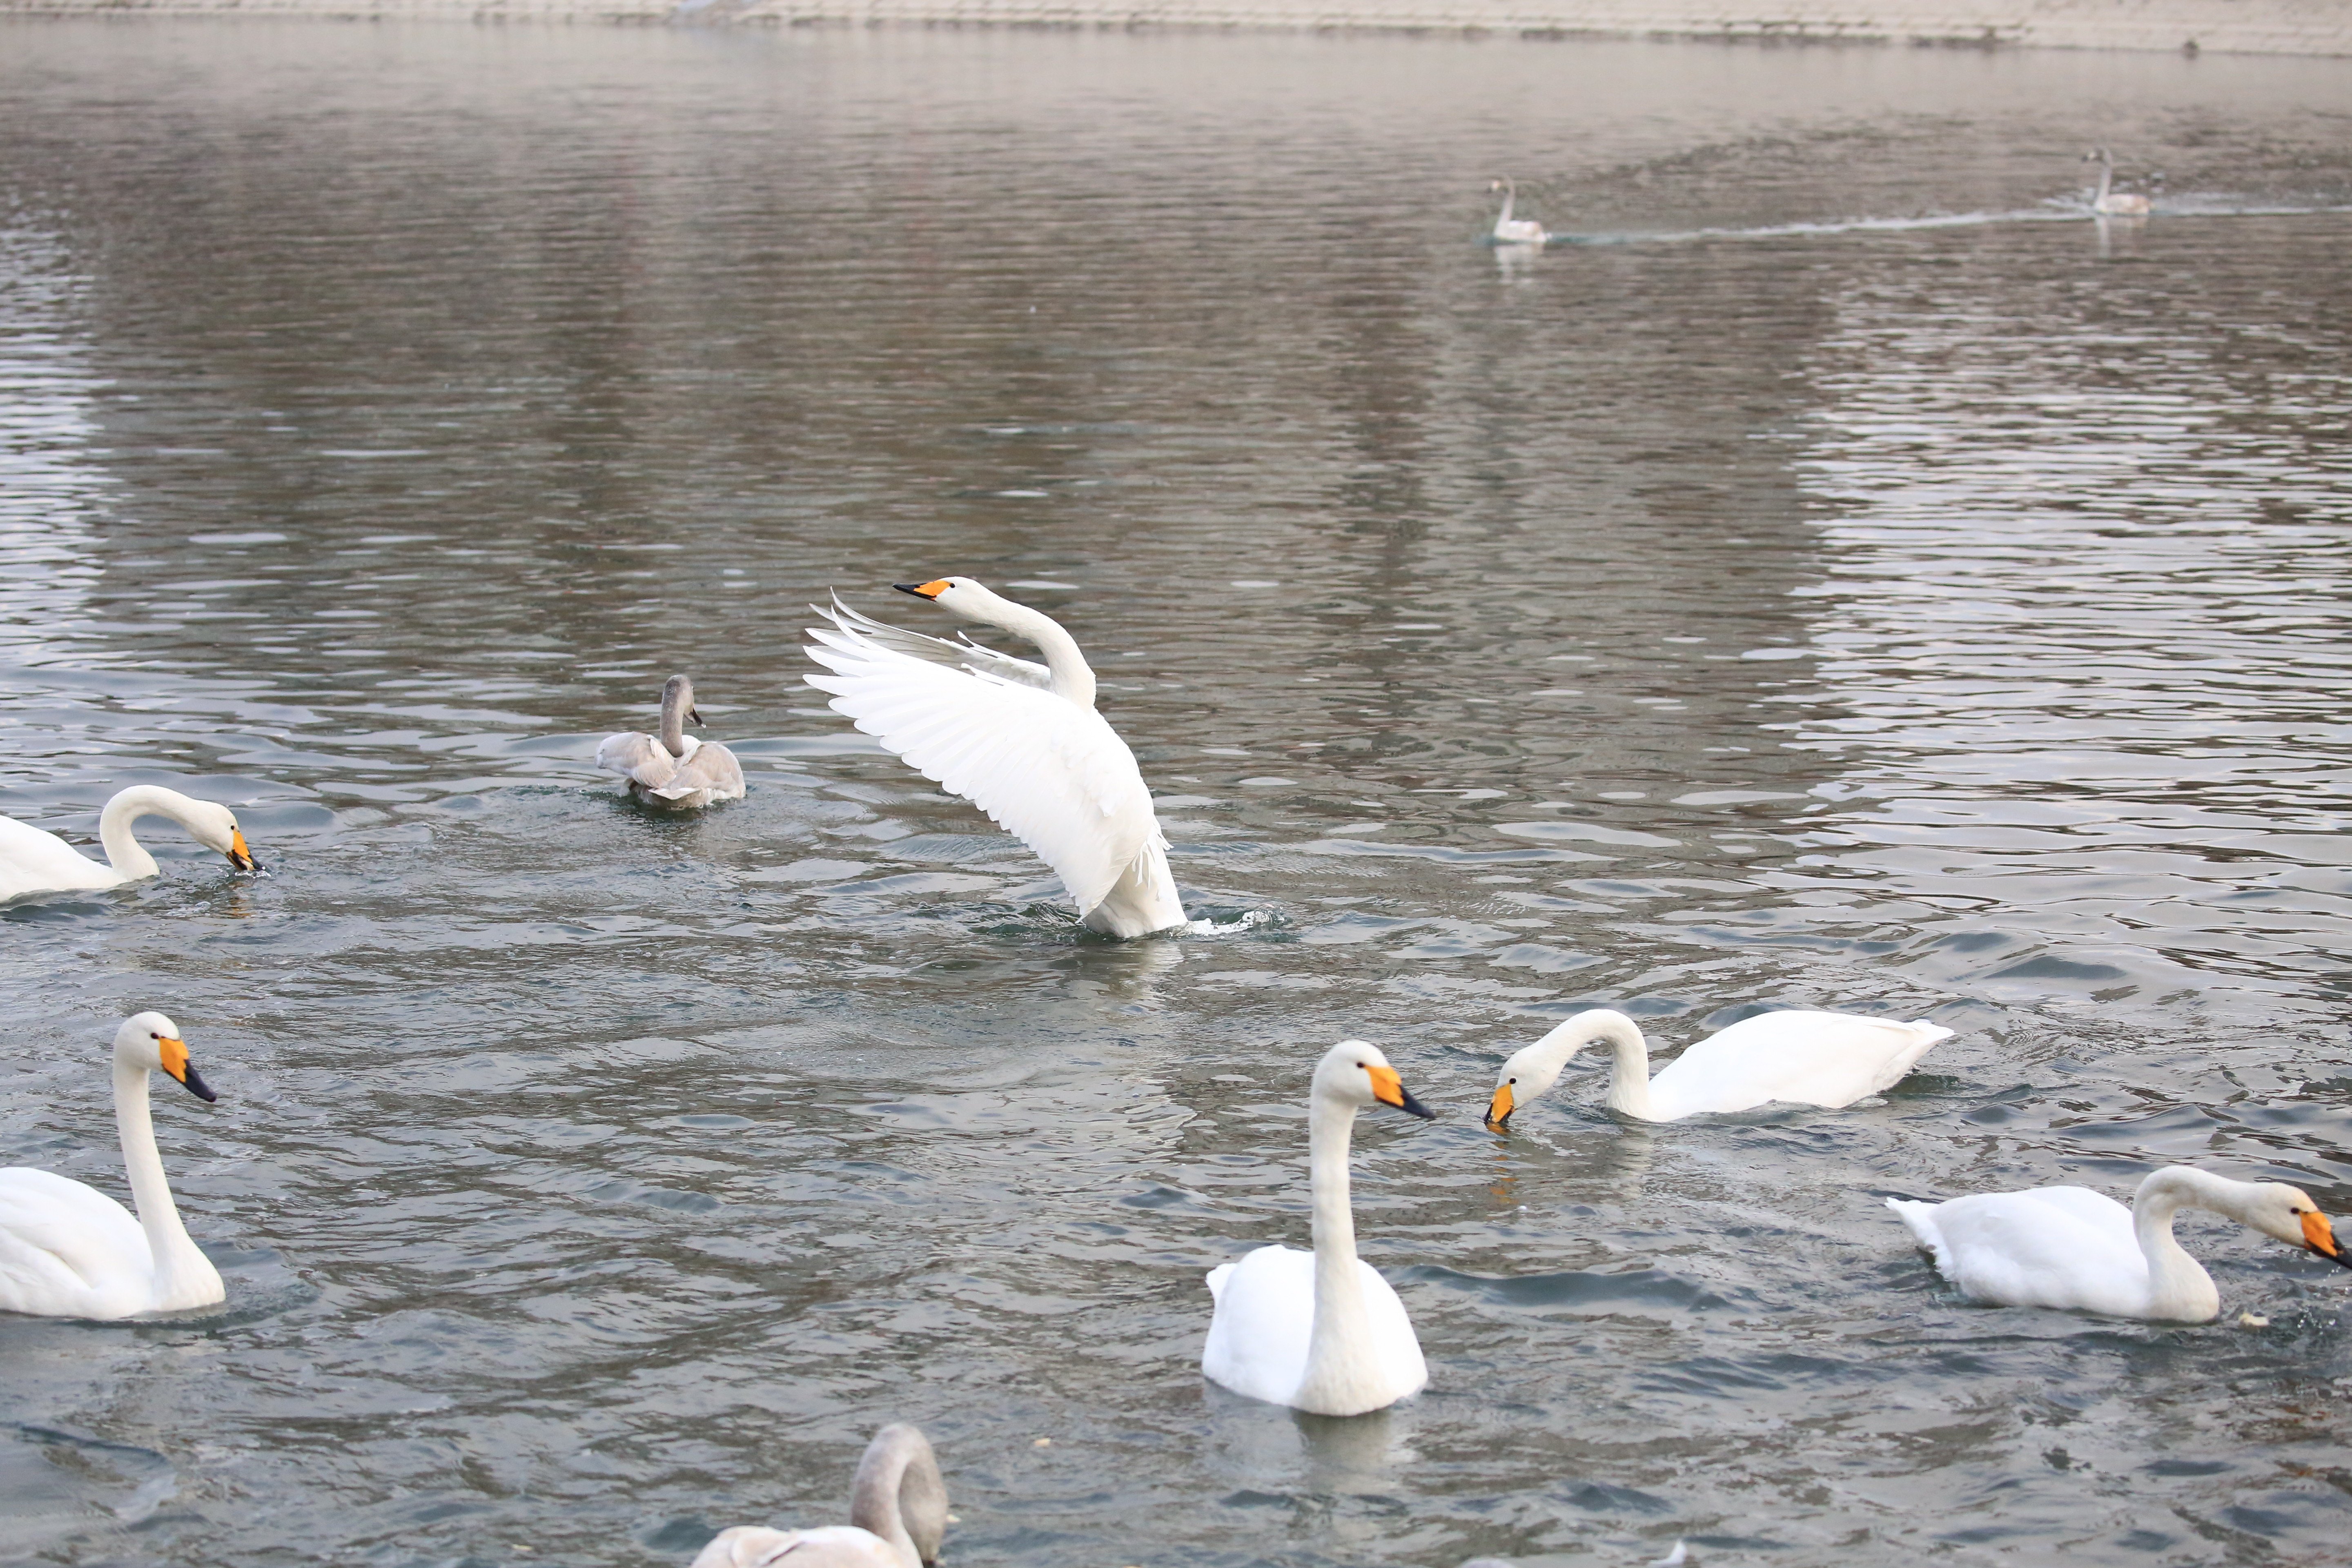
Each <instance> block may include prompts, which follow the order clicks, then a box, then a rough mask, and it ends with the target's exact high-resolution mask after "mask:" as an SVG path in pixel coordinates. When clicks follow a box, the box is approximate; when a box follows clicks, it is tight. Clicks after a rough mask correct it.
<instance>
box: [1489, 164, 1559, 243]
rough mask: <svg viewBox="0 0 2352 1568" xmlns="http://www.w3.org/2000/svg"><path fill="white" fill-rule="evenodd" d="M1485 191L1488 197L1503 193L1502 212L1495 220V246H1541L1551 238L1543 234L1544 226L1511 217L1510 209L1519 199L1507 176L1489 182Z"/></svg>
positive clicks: (1534, 221) (1515, 187)
mask: <svg viewBox="0 0 2352 1568" xmlns="http://www.w3.org/2000/svg"><path fill="white" fill-rule="evenodd" d="M1486 190H1487V194H1489V195H1492V194H1493V193H1495V192H1496V191H1500V192H1502V193H1503V210H1502V212H1501V213H1500V214H1498V215H1497V216H1496V219H1495V243H1496V245H1541V244H1543V243H1544V242H1545V241H1546V240H1548V239H1549V238H1550V237H1551V236H1549V235H1548V234H1546V233H1545V232H1544V226H1543V225H1541V224H1539V223H1538V222H1537V221H1536V220H1535V219H1533V218H1531V217H1513V216H1511V208H1512V206H1513V205H1515V204H1516V203H1517V201H1518V199H1519V188H1518V186H1517V185H1516V184H1512V183H1511V181H1510V179H1509V177H1508V176H1505V177H1504V178H1501V179H1497V180H1492V181H1489V182H1488V183H1487V185H1486Z"/></svg>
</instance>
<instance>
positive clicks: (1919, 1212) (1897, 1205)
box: [1886, 1198, 1952, 1279]
mask: <svg viewBox="0 0 2352 1568" xmlns="http://www.w3.org/2000/svg"><path fill="white" fill-rule="evenodd" d="M1886 1206H1887V1207H1888V1208H1891V1209H1893V1210H1894V1211H1895V1214H1896V1215H1898V1216H1899V1217H1900V1218H1901V1219H1902V1221H1903V1223H1904V1224H1905V1225H1907V1226H1910V1227H1911V1234H1912V1236H1913V1237H1915V1238H1916V1240H1917V1241H1918V1243H1919V1245H1920V1246H1921V1247H1924V1248H1925V1249H1926V1250H1927V1251H1928V1252H1930V1253H1933V1254H1934V1255H1935V1258H1936V1268H1937V1272H1939V1273H1941V1274H1942V1275H1943V1276H1944V1278H1946V1279H1950V1278H1951V1277H1952V1250H1951V1248H1950V1247H1948V1246H1947V1245H1946V1244H1945V1241H1944V1232H1943V1227H1942V1226H1938V1225H1937V1223H1936V1211H1937V1209H1938V1208H1940V1207H1942V1206H1943V1205H1940V1204H1930V1203H1922V1202H1920V1201H1919V1200H1917V1199H1916V1198H1889V1199H1887V1200H1886Z"/></svg>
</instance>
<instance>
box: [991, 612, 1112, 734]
mask: <svg viewBox="0 0 2352 1568" xmlns="http://www.w3.org/2000/svg"><path fill="white" fill-rule="evenodd" d="M988 608H989V610H990V612H991V614H990V615H989V616H988V617H987V621H988V624H989V625H990V626H1002V627H1003V629H1004V630H1006V631H1008V632H1011V633H1013V635H1014V636H1015V637H1026V638H1027V639H1028V640H1029V641H1031V642H1033V643H1034V644H1036V645H1037V651H1038V652H1040V653H1042V654H1044V655H1045V670H1046V673H1047V674H1049V675H1051V676H1052V677H1053V679H1054V695H1055V696H1056V697H1060V698H1066V699H1067V700H1069V701H1072V702H1075V703H1076V704H1077V705H1078V706H1079V707H1081V708H1091V707H1093V706H1094V705H1095V672H1094V670H1093V669H1092V668H1089V667H1088V666H1087V657H1086V655H1084V654H1082V653H1080V652H1079V651H1078V643H1077V639H1076V637H1072V636H1070V634H1069V633H1067V632H1066V631H1064V630H1063V629H1062V626H1061V623H1060V622H1058V621H1056V620H1055V619H1054V618H1053V617H1052V616H1048V615H1046V614H1045V612H1044V611H1043V610H1033V609H1031V608H1030V607H1029V606H1028V605H1016V604H1014V603H1013V601H1012V600H1010V599H999V600H997V602H996V603H995V604H994V605H990V606H988Z"/></svg>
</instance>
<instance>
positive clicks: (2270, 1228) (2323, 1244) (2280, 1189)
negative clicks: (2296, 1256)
mask: <svg viewBox="0 0 2352 1568" xmlns="http://www.w3.org/2000/svg"><path fill="white" fill-rule="evenodd" d="M2234 1217H2235V1218H2237V1219H2240V1220H2242V1221H2243V1222H2244V1223H2246V1224H2247V1225H2250V1226H2253V1227H2254V1228H2255V1229H2256V1230H2259V1231H2261V1232H2262V1233H2263V1235H2264V1236H2268V1237H2275V1238H2276V1239H2278V1240H2280V1241H2284V1242H2285V1243H2286V1244H2287V1245H2288V1246H2290V1247H2302V1248H2303V1249H2304V1250H2305V1252H2315V1253H2317V1254H2318V1255H2319V1256H2320V1257H2322V1258H2326V1259H2327V1261H2328V1262H2330V1263H2333V1264H2335V1265H2336V1267H2337V1268H2352V1252H2347V1249H2346V1247H2345V1246H2344V1244H2342V1243H2340V1242H2338V1241H2337V1240H2336V1227H2335V1226H2333V1225H2331V1224H2329V1223H2328V1219H2327V1216H2326V1215H2324V1214H2322V1213H2320V1212H2319V1205H2317V1204H2315V1203H2313V1202H2312V1201H2311V1194H2308V1193H2306V1192H2305V1191H2304V1190H2303V1189H2302V1188H2301V1187H2290V1186H2288V1185H2287V1184H2285V1183H2284V1182H2250V1183H2248V1184H2247V1194H2246V1198H2245V1201H2244V1205H2243V1206H2242V1208H2241V1209H2240V1210H2239V1212H2238V1214H2237V1215H2235V1216H2234Z"/></svg>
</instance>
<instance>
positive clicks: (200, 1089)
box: [180, 1066, 220, 1105]
mask: <svg viewBox="0 0 2352 1568" xmlns="http://www.w3.org/2000/svg"><path fill="white" fill-rule="evenodd" d="M180 1081H181V1082H182V1083H184V1084H185V1085H186V1086H187V1089H188V1092H189V1093H190V1094H193V1095H194V1096H195V1097H196V1098H197V1099H198V1100H203V1101H204V1102H205V1104H206V1105H210V1104H211V1103H212V1102H213V1101H215V1100H218V1099H219V1098H220V1096H219V1095H217V1094H215V1093H214V1092H213V1086H212V1085H210V1084H208V1083H206V1082H205V1080H204V1075H202V1074H201V1073H199V1072H197V1071H196V1069H195V1068H194V1067H193V1066H192V1067H190V1068H188V1069H187V1072H186V1076H184V1077H183V1078H182V1079H180Z"/></svg>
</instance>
